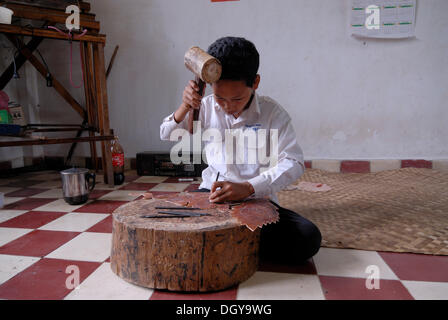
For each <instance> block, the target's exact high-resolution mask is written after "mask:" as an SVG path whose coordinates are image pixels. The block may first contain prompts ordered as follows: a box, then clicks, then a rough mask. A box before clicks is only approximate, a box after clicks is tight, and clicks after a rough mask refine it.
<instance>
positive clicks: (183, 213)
mask: <svg viewBox="0 0 448 320" xmlns="http://www.w3.org/2000/svg"><path fill="white" fill-rule="evenodd" d="M157 213H160V214H171V215H177V216H182V215H187V216H191V217H202V216H209V214H208V213H201V212H173V211H166V212H163V211H158V212H157Z"/></svg>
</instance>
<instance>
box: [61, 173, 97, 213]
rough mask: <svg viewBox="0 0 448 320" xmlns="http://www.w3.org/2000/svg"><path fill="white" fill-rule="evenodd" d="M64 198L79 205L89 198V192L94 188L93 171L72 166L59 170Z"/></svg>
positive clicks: (94, 176)
mask: <svg viewBox="0 0 448 320" xmlns="http://www.w3.org/2000/svg"><path fill="white" fill-rule="evenodd" d="M61 177H62V192H63V195H64V200H65V202H67V203H68V204H71V205H80V204H83V203H86V202H87V200H89V193H90V192H91V191H92V190H93V188H95V178H96V175H95V174H94V173H90V172H89V170H87V169H79V168H72V169H68V170H64V171H61Z"/></svg>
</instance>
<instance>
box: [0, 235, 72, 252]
mask: <svg viewBox="0 0 448 320" xmlns="http://www.w3.org/2000/svg"><path fill="white" fill-rule="evenodd" d="M78 234H79V232H63V231H46V230H34V231H32V232H30V233H28V234H26V235H24V236H22V237H20V238H18V239H16V240H13V241H11V242H9V243H7V244H5V245H4V246H2V247H0V254H10V255H18V256H32V257H44V256H46V255H47V254H49V253H50V252H52V251H54V250H56V249H57V248H59V247H60V246H62V245H63V244H65V243H66V242H68V241H70V240H72V239H73V238H74V237H76V236H77V235H78Z"/></svg>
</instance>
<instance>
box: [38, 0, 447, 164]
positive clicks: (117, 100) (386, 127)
mask: <svg viewBox="0 0 448 320" xmlns="http://www.w3.org/2000/svg"><path fill="white" fill-rule="evenodd" d="M350 3H351V1H349V0H281V1H272V0H271V1H268V0H241V1H238V2H233V1H232V2H222V3H211V2H210V0H194V1H185V0H126V1H123V0H95V1H92V11H93V12H94V13H96V14H97V19H98V20H99V21H100V22H101V26H102V33H105V34H107V47H106V61H109V59H110V57H111V55H112V52H113V50H114V47H115V45H117V44H118V45H120V50H119V53H118V56H117V58H116V60H115V64H114V68H113V70H112V73H111V75H110V77H109V80H108V90H109V110H110V120H111V127H112V128H114V129H115V131H116V133H117V134H118V135H119V137H120V139H121V141H122V142H123V145H124V148H125V153H126V157H135V154H136V153H137V152H140V151H148V150H169V148H170V145H171V144H169V143H164V142H161V141H160V139H159V125H160V122H161V121H162V119H163V117H164V116H166V115H168V114H169V113H170V112H173V111H174V110H175V109H176V108H177V106H178V105H179V104H180V100H181V94H182V91H183V88H184V86H185V84H186V82H187V81H188V80H189V79H190V78H191V77H192V74H191V73H190V72H189V71H187V70H186V68H185V67H184V65H183V56H184V53H185V51H186V50H187V49H188V48H189V47H190V46H192V45H199V46H201V47H203V48H204V49H206V48H207V47H208V46H209V44H211V43H212V42H213V41H214V40H216V39H217V38H218V37H221V36H227V35H233V36H243V37H246V38H247V39H249V40H251V41H253V42H254V43H255V44H256V46H257V48H258V50H259V51H260V54H261V68H260V74H261V77H262V82H261V86H260V89H259V93H260V94H263V95H269V96H271V97H272V98H274V99H276V100H277V101H278V102H280V103H281V104H282V105H283V106H284V108H285V109H286V110H287V111H288V112H289V114H290V115H291V117H292V119H293V123H294V126H295V128H296V131H297V135H298V139H299V142H300V144H301V146H302V148H303V150H304V153H305V158H306V159H376V158H378V159H407V158H424V159H442V158H445V159H446V158H448V143H447V142H448V138H447V137H448V125H447V120H448V109H447V102H446V101H447V99H448V91H447V89H446V86H447V84H448V51H447V50H448V36H447V35H448V19H447V18H446V14H447V13H448V1H446V0H425V1H422V0H420V1H419V5H418V13H417V30H416V38H415V39H410V40H360V39H356V38H353V37H351V36H350V35H349V13H350ZM43 48H44V49H43V51H45V53H46V54H47V55H50V56H53V54H55V55H54V56H53V59H52V61H51V65H53V68H56V69H57V71H58V73H59V75H58V77H61V78H65V79H68V72H67V70H68V69H67V68H68V61H64V60H61V59H60V58H59V56H60V55H59V53H60V51H61V50H62V51H63V50H65V51H63V52H65V54H66V55H67V51H66V48H67V47H66V46H65V44H64V43H63V44H62V45H61V44H51V43H49V42H47V44H46V45H44V46H43ZM61 48H62V49H61ZM75 77H77V79H80V74H76V73H75ZM42 85H43V86H44V85H45V84H44V83H43V84H42ZM42 85H41V86H42ZM46 92H47V91H46ZM74 92H75V95H77V96H80V97H82V95H81V93H79V91H76V90H74ZM52 94H53V93H52V92H51V93H50V91H48V92H47V93H46V94H45V95H43V96H42V95H41V99H42V100H45V101H44V102H45V103H41V105H43V107H42V108H44V107H45V108H48V109H46V110H47V111H46V112H45V113H42V112H41V117H43V118H48V119H49V121H50V122H51V119H54V118H55V117H54V114H57V117H58V118H59V119H65V120H66V121H67V122H73V119H78V118H76V117H77V116H76V114H74V112H72V113H70V112H69V113H61V112H57V113H55V110H57V109H58V108H60V105H61V104H62V103H64V102H63V101H62V102H61V101H60V100H61V99H59V98H55V97H54V96H53V95H52ZM80 100H82V98H80ZM64 107H65V106H64ZM77 121H80V119H78V120H77ZM46 150H47V149H46ZM49 150H51V151H48V152H52V153H61V154H66V151H67V150H68V146H65V147H62V148H61V147H59V148H57V147H54V148H53V149H49ZM83 150H84V152H86V151H87V150H88V148H87V145H84V146H83ZM78 152H82V150H81V149H80V150H78ZM86 154H87V153H86ZM77 155H79V154H77Z"/></svg>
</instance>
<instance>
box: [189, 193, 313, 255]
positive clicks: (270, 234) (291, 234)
mask: <svg viewBox="0 0 448 320" xmlns="http://www.w3.org/2000/svg"><path fill="white" fill-rule="evenodd" d="M196 192H210V190H208V189H199V190H197V191H196ZM273 204H274V205H275V206H276V207H277V208H278V212H279V216H280V219H279V221H278V222H277V223H274V224H269V225H267V226H264V227H263V228H262V229H261V236H260V260H261V261H270V262H280V263H302V262H305V261H306V260H308V259H310V258H311V257H313V256H314V255H315V254H316V253H317V252H318V251H319V249H320V245H321V242H322V235H321V233H320V231H319V228H317V226H316V225H315V224H314V223H312V222H311V221H309V220H307V219H305V218H304V217H302V216H301V215H299V214H297V213H295V212H293V211H291V210H289V209H285V208H282V207H280V206H279V205H277V204H275V203H273Z"/></svg>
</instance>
